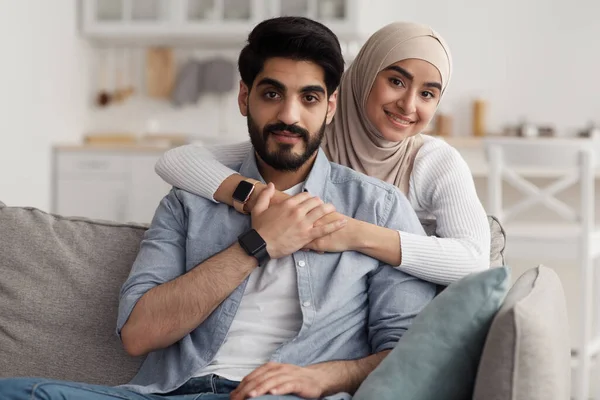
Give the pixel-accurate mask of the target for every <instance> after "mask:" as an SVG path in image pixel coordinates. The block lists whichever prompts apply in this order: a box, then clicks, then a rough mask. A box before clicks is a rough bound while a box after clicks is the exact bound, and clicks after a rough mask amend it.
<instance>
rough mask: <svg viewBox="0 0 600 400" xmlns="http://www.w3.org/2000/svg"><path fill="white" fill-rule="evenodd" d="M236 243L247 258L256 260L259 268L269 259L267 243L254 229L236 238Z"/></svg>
mask: <svg viewBox="0 0 600 400" xmlns="http://www.w3.org/2000/svg"><path fill="white" fill-rule="evenodd" d="M238 243H239V244H240V246H241V247H242V249H244V251H245V252H246V253H247V254H248V255H249V256H252V257H254V258H256V259H257V260H258V266H259V267H260V266H263V265H265V264H266V263H267V262H268V261H269V260H270V259H271V256H270V255H269V253H268V252H267V243H266V242H265V241H264V239H263V238H262V237H261V236H260V235H259V234H258V232H256V231H255V230H254V229H250V230H249V231H248V232H245V233H242V234H241V235H240V236H238Z"/></svg>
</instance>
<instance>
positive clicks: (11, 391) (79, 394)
mask: <svg viewBox="0 0 600 400" xmlns="http://www.w3.org/2000/svg"><path fill="white" fill-rule="evenodd" d="M238 383H239V382H234V381H230V380H227V379H225V378H221V377H219V376H217V375H207V376H203V377H200V378H192V379H190V380H189V381H188V382H187V383H185V384H184V385H183V386H181V387H180V388H178V389H177V390H175V391H173V392H170V393H165V394H162V395H159V394H139V393H135V392H132V391H130V390H126V389H122V388H119V387H110V386H100V385H90V384H86V383H76V382H65V381H56V380H49V379H40V378H10V379H0V399H2V400H115V399H118V400H165V399H168V400H228V399H229V393H231V392H232V391H233V390H234V389H235V388H236V387H237V386H238ZM328 398H329V399H332V400H334V399H340V400H342V399H349V398H350V397H349V396H348V395H347V394H344V395H342V396H341V397H339V396H332V397H328ZM255 399H256V400H259V399H260V400H280V399H281V400H283V399H286V400H294V399H296V400H297V399H300V397H297V396H291V395H289V396H271V395H268V396H261V397H256V398H255Z"/></svg>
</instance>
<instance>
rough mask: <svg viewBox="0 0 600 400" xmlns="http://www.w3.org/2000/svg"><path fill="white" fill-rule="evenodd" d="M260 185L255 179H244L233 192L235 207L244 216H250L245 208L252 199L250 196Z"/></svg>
mask: <svg viewBox="0 0 600 400" xmlns="http://www.w3.org/2000/svg"><path fill="white" fill-rule="evenodd" d="M257 183H258V181H255V180H254V179H244V180H243V181H241V182H240V183H238V185H237V187H236V188H235V190H234V191H233V196H231V197H232V198H233V207H234V208H235V209H236V210H237V211H238V212H240V213H242V214H248V212H247V211H246V210H244V206H245V205H246V203H247V202H248V200H249V199H250V195H252V192H254V186H255V185H256V184H257Z"/></svg>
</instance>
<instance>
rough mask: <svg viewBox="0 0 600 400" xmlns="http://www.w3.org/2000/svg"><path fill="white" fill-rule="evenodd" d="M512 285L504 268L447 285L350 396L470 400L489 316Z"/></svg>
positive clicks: (365, 399)
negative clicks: (354, 393)
mask: <svg viewBox="0 0 600 400" xmlns="http://www.w3.org/2000/svg"><path fill="white" fill-rule="evenodd" d="M509 285H510V277H509V270H508V268H506V267H500V268H491V269H489V270H486V271H483V272H479V273H474V274H471V275H468V276H466V277H465V278H463V279H461V280H459V281H457V282H455V283H453V284H451V285H450V286H448V287H447V288H446V290H444V291H443V292H442V293H441V294H439V295H438V296H437V297H436V298H435V299H433V301H432V302H431V303H430V304H429V305H427V307H425V309H424V310H423V311H421V313H420V314H419V315H418V316H417V317H416V318H415V320H414V322H413V324H412V326H411V327H410V329H409V330H408V331H407V332H406V333H405V334H404V336H403V337H402V338H401V339H400V341H399V342H398V344H397V345H396V347H395V348H394V350H392V351H391V352H390V354H389V355H388V356H387V357H386V358H385V359H384V360H383V361H382V362H381V364H380V365H379V366H378V367H377V368H376V369H375V370H374V371H373V372H372V373H371V374H370V375H369V376H368V377H367V379H366V380H365V381H364V382H363V384H362V385H361V386H360V388H359V389H358V391H357V393H356V395H355V396H354V400H370V399H378V400H387V399H389V400H397V399H398V398H399V397H398V394H399V393H400V394H401V398H403V399H411V400H434V399H435V400H437V399H445V400H464V399H470V398H471V396H472V393H473V387H474V384H475V376H476V374H477V368H478V365H479V358H480V356H481V351H482V349H483V345H484V342H485V337H486V335H487V332H488V329H489V326H490V324H491V322H492V319H493V317H494V315H495V314H496V312H497V311H498V309H499V308H500V305H501V304H502V301H503V300H504V297H505V295H506V292H507V290H508V287H509Z"/></svg>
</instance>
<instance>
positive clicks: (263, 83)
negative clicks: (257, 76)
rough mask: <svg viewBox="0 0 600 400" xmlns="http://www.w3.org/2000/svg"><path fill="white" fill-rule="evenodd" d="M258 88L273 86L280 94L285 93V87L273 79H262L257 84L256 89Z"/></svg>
mask: <svg viewBox="0 0 600 400" xmlns="http://www.w3.org/2000/svg"><path fill="white" fill-rule="evenodd" d="M258 86H274V87H275V88H277V89H279V90H281V91H282V92H285V91H286V88H285V85H284V84H283V83H281V82H279V81H278V80H275V79H273V78H262V79H261V80H260V81H259V82H258V83H257V84H256V87H258Z"/></svg>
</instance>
